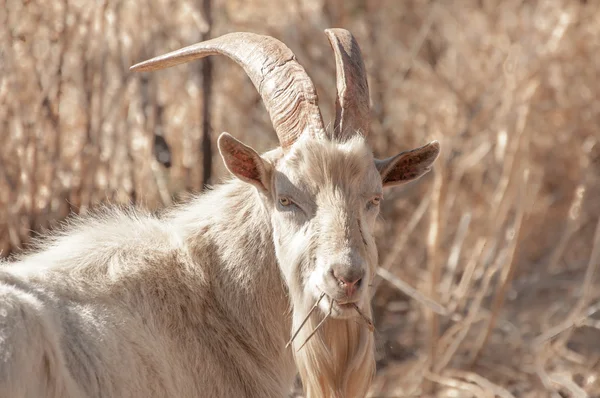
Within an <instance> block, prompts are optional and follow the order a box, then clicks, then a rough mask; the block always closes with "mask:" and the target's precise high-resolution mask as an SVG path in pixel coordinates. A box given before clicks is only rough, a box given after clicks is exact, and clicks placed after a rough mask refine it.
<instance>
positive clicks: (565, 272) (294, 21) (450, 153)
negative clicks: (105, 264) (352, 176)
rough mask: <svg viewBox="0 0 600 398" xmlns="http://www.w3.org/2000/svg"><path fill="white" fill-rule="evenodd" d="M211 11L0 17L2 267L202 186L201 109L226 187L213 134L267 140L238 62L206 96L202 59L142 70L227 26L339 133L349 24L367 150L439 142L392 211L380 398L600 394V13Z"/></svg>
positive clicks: (387, 215) (122, 4)
mask: <svg viewBox="0 0 600 398" xmlns="http://www.w3.org/2000/svg"><path fill="white" fill-rule="evenodd" d="M206 3H207V1H206V0H205V1H204V2H200V1H196V2H194V1H187V0H179V1H172V0H148V1H146V2H130V1H119V0H103V1H98V2H89V1H81V0H61V1H56V2H47V1H42V0H31V1H22V0H3V1H2V2H1V3H0V4H1V7H0V137H1V138H2V140H1V143H2V145H0V251H2V253H3V254H4V255H6V254H9V253H10V252H11V251H13V250H15V251H16V250H20V248H22V247H26V245H27V242H28V240H29V239H30V236H31V231H32V230H33V231H38V230H41V229H44V228H46V227H49V226H51V225H52V223H53V222H55V221H57V220H60V219H63V218H64V217H65V216H66V215H67V214H68V213H69V212H71V211H74V212H84V211H86V210H87V209H89V208H90V207H91V206H94V205H95V204H97V203H100V202H103V201H110V202H116V203H128V202H130V201H133V202H136V203H138V204H140V205H144V206H147V207H150V208H159V207H161V206H163V205H165V204H168V203H170V202H171V197H174V198H175V199H180V198H183V197H185V192H190V191H199V190H200V189H201V187H202V181H203V178H205V177H206V173H207V170H206V168H205V167H203V152H206V148H204V151H203V148H202V131H203V122H204V120H203V119H204V118H203V115H204V114H205V113H206V112H205V108H204V106H205V105H208V109H207V110H208V111H209V112H208V114H209V115H210V119H209V120H207V122H208V126H209V127H210V134H211V137H212V139H213V140H212V146H211V149H212V153H213V156H212V163H211V164H212V166H213V168H214V170H213V171H212V174H211V178H210V181H211V182H217V181H219V180H220V179H221V178H222V177H223V176H224V175H225V172H224V167H223V166H222V163H221V161H220V158H219V157H218V156H216V155H214V154H215V153H216V152H215V148H214V141H215V140H214V139H215V138H216V136H217V135H218V134H219V133H220V132H221V131H228V132H230V133H232V134H234V135H235V136H236V137H238V138H240V139H242V140H243V141H244V142H246V143H247V144H249V145H252V146H253V147H255V148H256V149H257V150H261V151H262V150H266V149H268V148H271V147H273V146H274V145H275V144H276V138H275V134H274V133H273V131H272V128H271V126H270V124H269V119H268V116H267V114H266V112H265V110H264V107H263V105H262V104H261V102H260V97H259V95H258V94H257V93H256V91H255V90H254V88H253V87H252V85H251V83H250V82H249V80H248V78H247V77H246V76H245V75H244V73H243V71H242V70H241V69H240V68H239V67H237V66H236V65H235V64H234V63H232V62H231V61H229V60H227V59H224V58H214V59H212V67H213V69H212V79H210V82H211V83H212V90H210V91H209V90H208V86H207V84H206V78H205V76H206V65H207V63H203V62H198V63H194V64H190V65H186V66H181V67H177V68H172V69H169V70H165V71H161V72H157V73H153V74H147V75H139V74H132V73H129V72H128V67H129V66H130V65H132V64H133V63H134V62H137V61H141V60H143V59H146V58H149V57H151V56H153V55H157V54H160V53H164V52H166V51H169V50H173V49H176V48H179V47H181V46H184V45H188V44H191V43H194V42H197V41H200V40H202V39H204V38H206V37H209V36H212V37H214V36H218V35H221V34H223V33H226V32H231V31H240V30H247V31H253V32H257V33H264V34H270V35H273V36H275V37H277V38H279V39H281V40H282V41H284V42H285V43H286V44H287V45H288V46H289V47H290V48H291V49H292V50H293V51H294V52H295V53H296V55H297V58H298V60H299V61H300V62H301V63H302V64H303V65H304V66H305V68H306V69H307V71H308V73H309V74H310V75H311V77H312V78H313V80H314V81H315V84H316V85H317V88H318V91H319V95H320V100H321V104H322V106H323V114H324V118H325V120H332V117H331V116H332V107H333V101H334V97H333V96H334V94H335V80H334V63H333V56H332V53H331V51H330V48H329V45H328V43H327V40H326V38H325V35H324V34H323V33H322V31H323V29H325V28H327V27H345V28H347V29H349V30H351V31H352V32H353V33H354V35H355V36H356V37H357V39H358V41H359V43H360V44H361V47H362V50H363V54H364V57H365V62H366V66H367V69H368V72H369V82H370V88H371V95H372V115H373V121H372V125H371V126H372V135H371V137H370V142H371V143H372V145H373V147H374V150H375V152H376V154H377V155H378V156H379V157H384V156H389V155H391V154H394V153H396V152H398V151H401V150H405V149H408V148H410V147H414V146H417V145H420V144H422V143H424V142H426V140H428V139H434V138H435V139H439V140H440V141H441V142H442V145H443V154H442V156H441V158H440V160H439V161H438V163H437V167H436V169H435V172H434V173H431V174H430V175H429V176H428V177H427V178H425V179H423V180H422V181H421V182H419V183H416V184H413V185H412V186H409V187H406V188H404V189H396V190H392V191H389V192H387V196H386V201H385V202H386V203H385V205H384V206H383V209H384V210H383V214H382V222H381V223H380V228H379V231H378V235H379V236H378V238H379V243H380V254H381V264H382V269H383V270H382V271H381V272H380V275H381V276H382V278H381V279H380V280H379V281H378V282H377V290H376V295H375V298H374V303H375V309H376V327H377V332H376V333H377V338H378V342H379V343H378V361H379V364H378V369H379V372H378V377H377V379H376V382H375V384H374V386H373V389H372V390H373V391H372V396H374V397H402V396H440V397H468V396H475V397H494V396H498V397H550V396H551V397H563V396H570V397H586V396H590V397H593V396H596V397H598V396H600V380H599V379H598V378H599V376H600V345H599V344H598V341H600V320H599V319H600V311H598V310H599V309H600V289H599V287H600V285H599V283H598V277H597V273H595V271H596V268H597V266H598V263H599V262H600V228H599V225H600V224H599V222H598V220H599V216H600V204H599V202H598V200H599V199H598V197H599V195H600V177H599V176H600V145H599V144H598V140H599V139H600V132H599V129H598V125H600V100H599V99H598V98H600V96H599V94H600V81H599V80H598V65H600V51H598V49H599V47H598V44H599V43H600V40H599V39H600V3H598V2H596V1H583V0H582V1H576V0H562V1H551V0H539V1H521V0H518V1H517V0H504V1H489V0H480V1H475V0H449V1H437V2H435V1H425V0H411V1H402V2H399V1H392V0H373V1H371V0H369V1H356V0H352V1H340V0H303V1H289V2H276V1H274V0H250V1H248V0H244V1H241V0H213V1H212V3H211V4H210V5H211V6H212V11H211V13H210V15H211V19H207V18H206V15H207V14H206V12H205V11H206ZM206 98H208V101H206V100H205V99H206ZM155 135H160V136H164V138H165V139H166V142H168V144H169V145H170V148H171V156H172V158H171V163H172V164H171V167H170V168H165V167H163V166H162V165H161V164H159V162H157V160H156V158H155V156H154V155H153V153H154V149H153V148H154V142H155ZM402 283H404V285H403V284H402ZM406 284H408V285H409V286H412V287H414V288H416V289H417V290H418V292H420V294H422V295H425V296H427V297H430V298H433V299H435V300H436V301H437V302H439V303H441V304H442V305H443V306H444V308H446V309H447V310H448V312H449V315H436V314H434V313H433V312H432V311H431V310H430V307H431V306H427V305H425V304H423V299H421V300H413V299H410V298H409V296H408V295H407V294H405V293H404V292H408V290H407V289H406V286H405V285H406ZM403 291H404V292H403ZM413 295H414V294H413ZM596 311H597V312H596Z"/></svg>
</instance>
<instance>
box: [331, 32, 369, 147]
mask: <svg viewBox="0 0 600 398" xmlns="http://www.w3.org/2000/svg"><path fill="white" fill-rule="evenodd" d="M325 34H326V35H327V38H328V39H329V44H331V48H332V49H333V52H334V54H335V69H336V87H337V99H336V102H335V125H334V134H335V135H336V137H337V138H338V139H342V140H344V139H346V138H348V137H350V136H352V135H354V134H356V132H357V131H359V132H360V133H361V134H363V135H365V136H366V135H368V133H369V121H370V100H369V84H368V82H367V72H366V70H365V64H364V62H363V58H362V54H361V51H360V48H359V46H358V43H357V42H356V39H355V38H354V36H352V33H350V32H348V31H347V30H346V29H327V30H325Z"/></svg>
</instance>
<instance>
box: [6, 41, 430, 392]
mask: <svg viewBox="0 0 600 398" xmlns="http://www.w3.org/2000/svg"><path fill="white" fill-rule="evenodd" d="M326 33H327V36H328V38H329V41H330V43H331V46H332V48H333V50H334V53H335V58H336V65H337V90H338V101H337V103H336V108H337V112H336V120H335V125H334V129H333V131H326V130H325V128H324V127H323V122H322V118H321V115H320V111H319V108H318V106H317V95H316V91H315V88H314V86H313V84H312V82H311V80H310V78H309V77H308V76H307V74H306V72H305V71H304V69H303V68H302V67H301V66H300V65H299V64H298V62H297V61H296V59H295V57H294V55H293V54H292V52H291V51H290V50H289V48H287V47H286V46H285V45H284V44H282V43H281V42H279V41H278V40H276V39H274V38H272V37H268V36H259V35H255V34H251V33H232V34H228V35H225V36H222V37H219V38H216V39H213V40H209V41H206V42H202V43H198V44H195V45H193V46H190V47H186V48H183V49H181V50H178V51H175V52H172V53H169V54H166V55H163V56H160V57H156V58H153V59H151V60H149V61H145V62H143V63H140V64H138V65H135V66H133V67H132V69H133V70H138V71H148V70H155V69H160V68H165V67H169V66H173V65H177V64H181V63H183V62H187V61H191V60H194V59H198V58H201V57H205V56H207V55H211V54H223V55H226V56H228V57H230V58H232V59H233V60H235V61H236V62H237V63H238V64H239V65H241V66H242V67H243V68H244V69H245V71H246V72H247V74H248V75H249V76H250V78H251V80H252V81H253V83H254V85H255V86H256V88H257V89H258V91H259V92H260V94H261V96H262V98H263V101H264V103H265V105H266V108H267V110H268V112H269V114H270V116H271V120H272V122H273V125H274V127H275V130H276V132H277V135H278V137H279V141H280V143H281V147H279V148H277V149H275V150H273V151H270V152H268V153H266V154H264V155H262V156H261V155H259V154H258V153H256V152H255V151H254V150H253V149H252V148H250V147H248V146H246V145H244V144H242V143H241V142H239V141H237V140H236V139H235V138H233V137H232V136H230V135H228V134H226V133H224V134H222V135H221V136H220V137H219V141H218V146H219V151H220V153H221V156H222V158H223V160H224V162H225V164H226V166H227V168H228V169H229V171H230V172H231V173H232V174H233V175H234V176H236V177H237V179H234V180H232V181H230V182H227V183H225V184H223V185H221V186H219V187H217V188H215V189H214V190H212V191H210V192H208V193H205V194H203V195H201V196H200V197H198V198H196V199H195V200H193V201H191V202H190V203H188V204H185V205H182V206H180V207H177V208H174V209H171V210H170V211H167V212H165V213H164V214H161V215H151V214H146V213H143V212H140V211H133V210H122V209H121V210H119V209H112V210H111V209H104V210H101V211H99V212H98V213H97V214H96V215H93V216H88V217H80V218H73V219H71V220H70V221H69V222H68V223H67V225H66V226H65V227H64V228H63V229H62V230H61V231H59V232H56V233H54V234H53V235H51V236H48V237H46V238H45V239H43V243H41V244H40V247H38V248H37V249H36V250H34V251H32V252H30V253H28V254H25V255H23V256H20V257H19V258H17V259H16V260H14V261H12V262H8V263H5V264H4V265H2V267H1V268H0V396H1V397H11V398H17V397H35V398H39V397H121V398H123V397H211V398H214V397H227V398H232V397H261V398H264V397H285V396H287V394H288V393H289V391H290V388H291V386H292V384H293V380H294V377H295V374H296V372H297V370H298V371H299V372H300V375H301V378H302V381H303V385H304V389H305V392H306V395H307V396H308V397H349V396H356V397H363V396H365V395H366V393H367V390H368V388H369V384H370V382H371V379H372V377H373V374H374V371H375V361H374V344H373V335H372V333H371V331H370V330H369V329H368V328H366V327H365V326H364V324H365V322H366V320H368V318H370V317H371V309H370V292H369V290H370V289H369V286H370V284H371V282H372V280H373V277H374V274H375V269H376V267H377V261H378V259H377V250H376V246H375V242H374V239H373V226H374V223H375V219H376V217H377V214H378V212H379V204H380V201H381V198H382V188H383V187H386V186H392V185H397V184H402V183H405V182H407V181H410V180H414V179H415V178H418V177H420V176H422V175H423V174H425V173H426V172H427V171H429V170H430V167H431V166H432V163H433V162H434V160H435V159H436V157H437V155H438V153H439V144H438V143H437V142H435V141H434V142H431V143H430V144H428V145H425V146H423V147H421V148H418V149H415V150H412V151H408V152H404V153H401V154H399V155H396V156H394V157H391V158H388V159H385V160H375V159H374V158H373V155H372V152H371V150H370V149H369V148H368V146H367V145H366V143H365V139H364V136H365V135H366V134H367V132H368V122H369V95H368V86H367V79H366V74H365V70H364V65H363V61H362V58H361V54H360V50H359V47H358V45H357V43H356V41H355V40H354V38H353V37H352V35H351V34H350V33H349V32H347V31H345V30H342V29H331V30H327V31H326ZM313 306H315V307H316V308H317V309H316V310H315V308H313V309H312V310H311V307H313ZM321 321H323V322H322V324H320V323H321ZM361 323H362V324H361ZM315 329H316V332H315V333H314V334H313V331H314V330H315ZM296 330H299V333H298V335H297V336H295V338H293V339H292V346H291V347H289V348H287V347H286V342H287V341H288V340H290V338H291V334H292V332H294V331H296ZM304 343H306V344H305V345H304V346H303V347H301V345H302V344H304Z"/></svg>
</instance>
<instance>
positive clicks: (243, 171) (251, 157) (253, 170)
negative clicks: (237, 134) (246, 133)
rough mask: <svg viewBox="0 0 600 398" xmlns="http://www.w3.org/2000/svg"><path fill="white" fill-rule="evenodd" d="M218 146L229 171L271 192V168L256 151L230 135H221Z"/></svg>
mask: <svg viewBox="0 0 600 398" xmlns="http://www.w3.org/2000/svg"><path fill="white" fill-rule="evenodd" d="M217 144H218V146H219V152H220V153H221V157H222V158H223V161H224V162H225V166H226V167H227V170H229V171H230V172H231V173H232V174H233V175H235V176H236V177H237V178H239V179H240V180H242V181H245V182H247V183H249V184H252V185H254V186H256V187H257V188H258V189H260V190H261V191H265V192H266V191H268V190H269V187H270V185H271V184H270V182H269V181H270V175H271V166H270V164H269V163H267V162H266V161H264V160H263V158H261V157H260V155H259V154H258V153H257V152H256V151H255V150H254V149H252V148H250V147H249V146H247V145H245V144H244V143H242V142H241V141H238V140H237V139H235V138H233V136H231V135H230V134H228V133H223V134H221V136H220V137H219V141H218V143H217Z"/></svg>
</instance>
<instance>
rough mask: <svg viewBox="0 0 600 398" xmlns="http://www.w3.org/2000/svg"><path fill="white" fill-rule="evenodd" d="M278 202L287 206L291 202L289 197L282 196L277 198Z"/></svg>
mask: <svg viewBox="0 0 600 398" xmlns="http://www.w3.org/2000/svg"><path fill="white" fill-rule="evenodd" d="M279 204H280V205H282V206H289V205H291V204H292V201H291V200H290V199H289V198H286V197H283V196H282V197H281V198H279Z"/></svg>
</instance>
